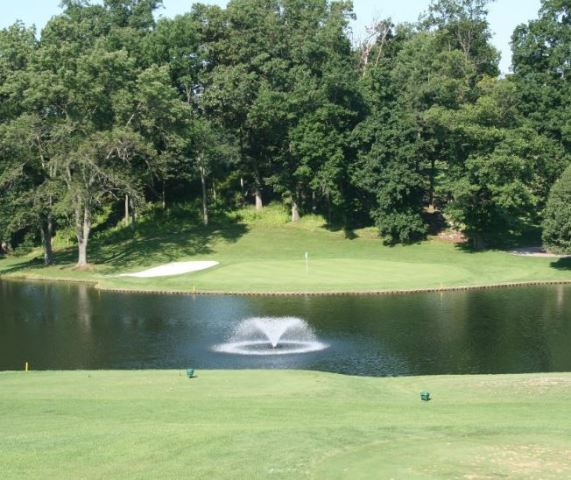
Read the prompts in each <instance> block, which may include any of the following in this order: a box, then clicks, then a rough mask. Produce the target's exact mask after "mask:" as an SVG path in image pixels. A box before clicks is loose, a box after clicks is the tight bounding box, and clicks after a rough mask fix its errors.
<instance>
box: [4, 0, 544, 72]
mask: <svg viewBox="0 0 571 480" xmlns="http://www.w3.org/2000/svg"><path fill="white" fill-rule="evenodd" d="M2 3H3V5H2V10H1V15H0V27H1V28H3V27H6V26H8V25H10V24H12V23H13V22H15V21H16V20H22V21H23V22H24V23H26V24H28V25H31V24H34V25H36V27H38V29H41V28H42V27H43V26H44V25H45V23H46V22H47V21H48V20H49V18H50V17H51V16H52V15H55V14H57V13H59V12H60V9H59V3H60V0H17V1H6V0H4V1H3V2H2ZM163 3H164V5H165V8H164V9H163V10H162V11H161V12H160V15H162V16H166V17H170V16H174V15H177V14H179V13H183V12H185V11H188V10H189V8H190V5H191V4H192V3H194V2H192V1H191V0H163ZM202 3H210V4H218V5H225V4H226V3H227V2H226V0H202ZM353 3H354V6H355V13H356V14H357V21H356V22H355V23H354V25H353V31H354V34H355V36H356V37H357V38H358V37H359V36H362V35H363V32H364V28H365V26H366V25H368V24H370V23H371V21H372V20H373V19H374V18H386V17H391V18H392V19H393V21H395V22H404V21H415V20H416V19H417V18H418V15H419V13H420V12H422V11H424V10H426V8H427V6H428V4H429V3H430V0H353ZM539 7H540V0H496V1H495V3H493V4H492V5H491V6H490V17H489V19H490V25H491V29H492V31H493V33H494V38H493V43H494V45H495V46H496V47H497V48H498V49H499V50H500V51H501V52H502V61H501V64H500V67H501V69H502V72H504V73H507V72H508V71H509V66H510V62H511V51H510V45H509V42H510V37H511V34H512V32H513V30H514V28H515V27H516V26H517V25H519V24H520V23H523V22H526V21H528V20H530V19H532V18H536V16H537V12H538V10H539Z"/></svg>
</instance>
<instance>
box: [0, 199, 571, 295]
mask: <svg viewBox="0 0 571 480" xmlns="http://www.w3.org/2000/svg"><path fill="white" fill-rule="evenodd" d="M280 215H281V216H280ZM305 252H308V254H309V268H308V269H307V270H306V265H305V258H304V255H305ZM38 255H39V252H37V251H36V252H34V253H33V254H31V255H28V256H25V257H20V258H8V259H4V260H0V275H2V276H3V277H25V278H28V279H33V278H40V279H59V280H81V281H92V282H94V283H97V284H98V285H99V287H101V288H121V289H135V290H165V291H167V290H171V291H194V290H196V291H223V292H260V293H267V292H307V293H310V292H336V291H345V292H368V291H380V290H408V289H423V288H441V287H442V288H446V287H455V286H474V285H491V284H502V283H519V282H536V281H569V280H571V263H570V262H569V261H568V260H559V261H555V260H554V259H549V258H524V257H516V256H513V255H511V254H510V253H509V252H505V251H499V250H496V251H493V250H492V251H485V252H473V251H470V250H469V249H466V248H465V247H462V246H458V245H455V244H452V243H447V242H443V241H438V240H434V239H433V240H428V241H425V242H422V243H418V244H415V245H410V246H395V247H389V246H385V245H383V243H382V242H381V241H380V240H379V239H378V238H377V237H376V235H375V233H374V231H372V230H370V229H364V230H358V231H354V232H346V231H343V230H337V231H334V230H332V229H330V228H327V226H326V225H324V224H323V221H321V220H320V219H319V218H318V217H315V216H309V217H307V218H304V219H302V222H300V223H299V224H291V223H287V217H286V216H284V214H282V213H280V212H279V211H276V209H275V208H268V209H267V210H266V213H264V214H261V215H260V214H254V213H252V212H251V211H246V212H245V213H243V214H242V215H241V217H239V218H233V219H232V218H231V219H226V220H224V221H219V222H218V223H217V224H214V225H213V226H210V227H208V228H206V227H200V226H196V222H195V221H187V220H185V217H184V216H183V215H180V214H179V215H178V216H172V217H168V218H161V219H156V218H154V219H153V218H150V219H148V220H147V221H144V222H142V223H140V224H139V227H138V229H137V230H136V231H132V230H131V229H129V228H123V229H121V228H115V229H112V230H110V231H106V232H100V233H99V234H98V235H97V236H96V237H95V238H94V240H93V242H92V244H91V246H90V260H91V261H92V262H93V264H94V265H93V267H92V268H90V269H87V270H84V271H79V270H76V269H74V261H75V255H76V253H75V250H74V249H73V248H71V247H68V248H64V249H61V250H60V251H59V252H58V257H57V260H58V264H57V265H55V266H52V267H47V268H45V267H43V266H42V265H41V262H40V260H39V259H38V258H37V257H38ZM203 259H212V260H217V261H219V262H220V265H219V266H218V267H216V268H213V269H211V270H206V271H202V272H195V273H190V274H186V275H180V276H176V277H167V278H158V279H157V278H154V279H136V278H124V277H122V278H118V277H113V275H114V274H117V273H121V272H129V271H138V270H141V269H143V268H147V267H151V266H156V265H159V264H162V263H167V262H172V261H180V260H203Z"/></svg>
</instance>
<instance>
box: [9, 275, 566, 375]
mask: <svg viewBox="0 0 571 480" xmlns="http://www.w3.org/2000/svg"><path fill="white" fill-rule="evenodd" d="M253 316H296V317H300V318H302V319H304V320H305V321H306V322H307V323H308V324H309V325H310V326H311V327H312V328H313V330H314V332H315V334H316V335H317V337H318V338H319V340H320V341H323V342H325V343H327V344H328V345H329V348H327V349H325V350H323V351H320V352H313V353H305V354H294V355H276V356H241V355H231V354H227V353H219V352H215V351H213V350H212V347H213V346H214V345H216V344H219V343H222V342H224V341H225V340H227V339H228V338H229V337H230V335H231V334H232V332H233V330H234V328H235V327H236V325H237V324H238V323H239V322H240V321H242V320H244V319H247V318H249V317H253ZM25 361H29V362H30V364H31V366H32V368H33V369H36V370H43V369H116V368H187V367H194V368H199V369H200V368H302V369H315V370H325V371H330V372H340V373H349V374H357V375H423V374H444V373H449V374H451V373H522V372H549V371H571V286H562V285H561V286H545V287H529V288H510V289H507V288H502V289H495V290H472V291H465V292H450V293H442V294H439V293H426V294H415V295H395V296H379V297H375V296H361V297H359V296H355V297H326V296H325V297H236V296H213V297H209V296H204V297H201V296H196V297H193V296H170V295H159V294H148V295H146V294H123V293H108V292H99V291H97V290H94V289H92V288H90V287H87V286H84V285H69V284H48V283H24V282H1V281H0V370H12V369H22V368H23V365H24V362H25Z"/></svg>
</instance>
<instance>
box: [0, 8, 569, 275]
mask: <svg viewBox="0 0 571 480" xmlns="http://www.w3.org/2000/svg"><path fill="white" fill-rule="evenodd" d="M489 3H490V0H432V2H431V3H430V5H429V8H428V10H427V12H426V13H425V14H424V15H422V16H421V19H420V20H419V21H418V22H417V23H414V24H404V25H394V24H393V23H392V22H391V21H390V19H387V20H381V21H377V22H375V23H374V24H373V25H372V26H371V27H370V29H369V30H368V34H367V35H368V36H367V38H366V39H365V40H364V41H363V42H362V43H361V45H359V46H357V47H356V48H355V44H354V43H353V42H352V39H351V36H350V31H349V20H350V19H352V18H353V17H354V15H353V12H352V5H351V3H350V2H346V1H341V0H303V1H302V0H231V1H230V2H229V3H228V5H227V7H225V8H221V7H218V6H208V5H203V4H195V5H193V6H191V7H189V11H188V12H187V13H185V14H184V15H179V16H177V17H175V18H172V19H160V20H158V21H156V20H155V15H156V13H157V9H158V8H160V7H161V6H162V2H161V1H160V0H101V1H97V2H96V1H90V0H64V1H62V2H61V5H62V9H63V10H62V13H61V14H60V15H57V16H55V17H53V18H52V19H51V20H50V21H49V22H48V24H47V25H46V27H45V28H44V29H43V31H42V32H41V34H40V35H38V36H37V37H36V32H35V30H34V29H33V28H27V27H26V26H25V25H23V24H21V23H16V24H14V25H12V26H11V27H9V28H6V29H4V30H1V31H0V240H1V241H9V242H13V243H15V244H17V243H18V242H19V241H20V240H21V239H22V238H23V237H24V236H26V237H28V238H33V239H35V241H37V243H38V244H39V243H40V241H41V240H43V242H42V244H43V246H44V250H45V255H44V257H45V261H46V263H50V262H51V261H52V260H53V258H52V253H51V239H52V236H53V234H54V232H56V231H58V229H62V228H64V227H67V228H74V230H75V234H76V237H77V243H78V263H79V265H85V264H86V263H87V260H88V258H87V254H88V244H89V239H90V233H91V231H92V229H93V227H94V226H95V225H94V222H95V219H96V218H97V216H98V214H99V213H101V212H103V211H112V212H113V215H116V214H117V213H118V212H120V211H121V208H124V211H125V216H124V217H125V220H126V223H130V224H131V225H132V226H133V227H134V228H135V227H136V225H135V222H134V219H135V218H136V213H137V212H139V211H140V209H141V207H142V206H143V205H144V204H145V203H146V202H157V201H162V205H163V208H168V207H167V200H168V205H169V206H170V204H171V203H174V202H177V201H181V200H185V201H186V200H196V202H197V204H198V203H200V205H201V214H202V218H203V221H204V223H205V224H208V222H209V219H210V218H211V214H212V211H213V209H212V207H213V206H216V208H218V207H220V206H223V207H224V208H233V207H235V206H236V205H237V204H239V205H243V204H244V203H247V202H250V201H251V202H252V203H255V204H256V207H257V208H262V206H263V203H264V202H265V201H281V202H282V203H283V204H284V205H285V206H287V207H288V208H290V209H291V218H292V220H293V221H296V220H298V219H299V218H300V215H302V214H303V213H305V212H315V213H321V214H324V215H325V216H327V218H328V219H329V221H330V223H333V224H341V225H342V226H344V227H348V228H351V227H355V226H359V225H368V224H375V225H376V226H377V228H378V231H379V233H380V235H381V236H382V237H383V238H384V239H385V240H387V241H389V242H391V243H396V242H411V241H415V240H417V239H421V238H423V237H424V236H425V235H426V233H427V231H428V228H427V227H428V225H427V223H428V222H427V218H428V217H429V215H427V213H428V212H437V214H440V215H443V216H444V218H445V219H446V220H447V221H448V222H449V224H451V226H452V227H454V228H457V229H460V230H462V231H463V232H464V233H465V234H466V235H467V236H468V237H469V238H470V240H471V241H472V243H473V245H474V246H476V247H481V246H485V245H491V244H498V243H502V242H504V241H505V240H506V238H508V237H514V236H515V237H517V236H519V235H522V234H523V233H525V232H526V230H527V229H529V228H530V227H531V226H536V225H539V224H541V222H542V220H543V218H544V213H545V211H546V210H545V209H546V203H547V197H548V194H549V191H550V189H551V187H552V185H553V183H554V182H555V180H556V179H557V178H558V177H559V176H560V174H561V172H562V171H563V170H564V169H565V168H566V166H567V165H568V164H569V162H570V159H569V148H570V144H571V133H570V132H571V123H570V122H571V120H570V118H571V117H570V112H571V90H570V87H569V85H570V84H569V78H570V72H569V49H570V44H571V43H570V42H571V37H570V35H571V33H570V32H571V28H570V23H569V22H570V18H571V14H570V8H571V7H570V5H569V2H568V1H567V0H543V2H542V8H541V11H540V13H539V18H538V19H536V20H532V21H530V22H529V23H528V24H526V25H521V26H519V27H518V28H517V29H516V31H515V32H514V36H513V48H514V74H513V75H512V76H508V77H507V78H499V71H498V66H497V65H498V58H499V55H498V52H497V51H496V50H495V49H494V48H493V47H492V46H491V44H490V38H491V32H490V28H489V24H488V20H487V7H488V5H489ZM560 184H561V182H559V183H558V184H557V185H560ZM554 191H555V190H554ZM551 204H552V202H550V204H549V205H551ZM562 210H563V209H562ZM548 211H549V212H551V213H548V215H552V210H549V208H548ZM549 218H551V217H549ZM110 219H115V217H114V216H111V217H110ZM550 221H551V220H549V221H547V220H546V222H545V225H546V232H547V231H548V230H549V228H551V230H549V231H551V232H552V231H553V228H552V226H551V225H552V223H553V222H551V223H549V222H550ZM546 235H547V234H546ZM549 235H552V234H551V233H550V234H549ZM549 238H551V237H549Z"/></svg>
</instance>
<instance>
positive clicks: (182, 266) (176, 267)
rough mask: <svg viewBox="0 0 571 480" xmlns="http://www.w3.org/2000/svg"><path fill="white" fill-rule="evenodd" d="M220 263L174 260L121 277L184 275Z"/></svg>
mask: <svg viewBox="0 0 571 480" xmlns="http://www.w3.org/2000/svg"><path fill="white" fill-rule="evenodd" d="M215 265H218V262H215V261H211V260H204V261H197V262H173V263H166V264H164V265H159V266H158V267H153V268H149V269H148V270H143V271H142V272H136V273H122V274H120V275H118V276H119V277H137V278H153V277H170V276H172V275H182V274H183V273H190V272H198V271H199V270H205V269H207V268H210V267H214V266H215Z"/></svg>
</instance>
